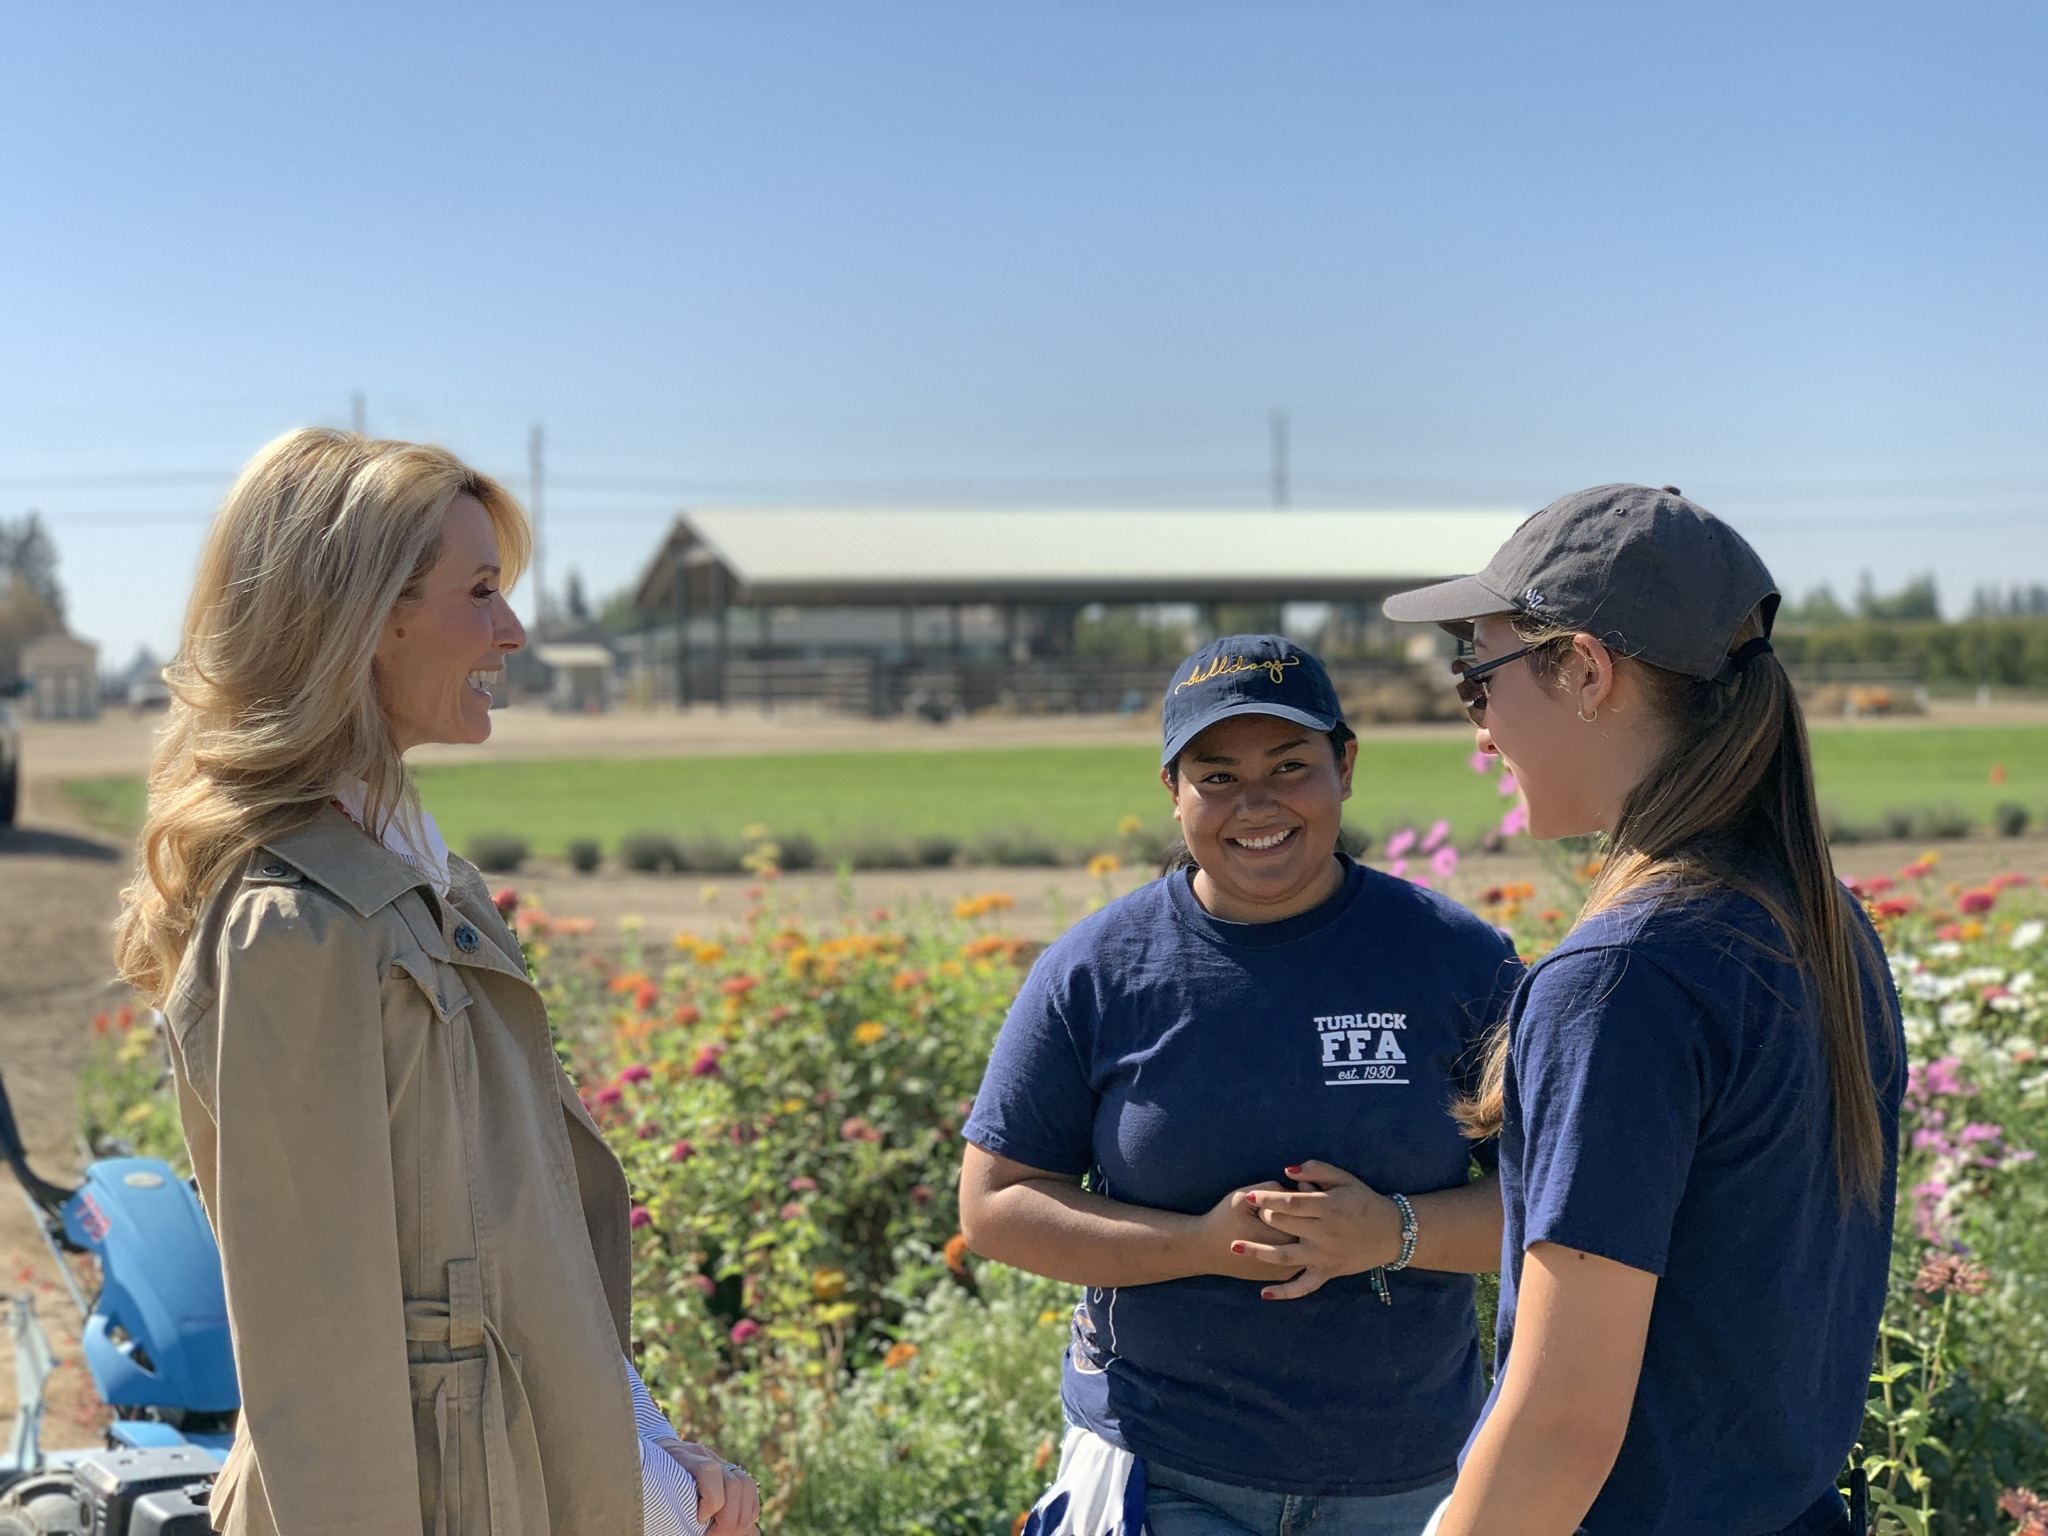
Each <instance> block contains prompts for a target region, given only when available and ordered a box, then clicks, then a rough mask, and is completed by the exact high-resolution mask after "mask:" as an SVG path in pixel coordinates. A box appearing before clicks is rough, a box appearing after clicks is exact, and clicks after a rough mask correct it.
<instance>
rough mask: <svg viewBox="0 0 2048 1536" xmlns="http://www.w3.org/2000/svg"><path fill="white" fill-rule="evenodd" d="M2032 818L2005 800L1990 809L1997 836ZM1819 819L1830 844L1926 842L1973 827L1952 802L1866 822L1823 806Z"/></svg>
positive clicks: (2017, 830) (2021, 828) (2014, 833)
mask: <svg viewBox="0 0 2048 1536" xmlns="http://www.w3.org/2000/svg"><path fill="white" fill-rule="evenodd" d="M2033 819H2034V818H2033V813H2032V812H2030V811H2029V810H2028V809H2027V808H2026V807H2025V806H2024V805H2021V804H2019V803H2018V802H2017V801H2012V800H2006V801H2003V802H2001V803H2000V804H1999V805H1998V806H1997V808H1996V809H1994V810H1993V811H1992V813H1991V830H1992V831H1993V832H1996V833H1997V834H1998V835H1999V836H2000V837H2018V836H2020V835H2021V834H2022V833H2024V832H2025V831H2026V830H2027V828H2028V827H2029V826H2031V825H2032V824H2033ZM1821 821H1822V824H1823V825H1824V826H1825V827H1826V829H1827V835H1828V841H1829V842H1831V843H1870V842H1877V841H1879V840H1881V839H1888V840H1890V841H1893V842H1908V841H1911V842H1927V841H1930V840H1935V839H1942V838H1956V837H1968V836H1969V835H1970V834H1971V833H1972V832H1973V831H1975V830H1976V826H1975V824H1974V823H1973V822H1972V821H1971V820H1970V814H1969V812H1967V811H1965V810H1963V809H1962V808H1961V807H1959V806H1955V805H1918V806H1906V807H1902V808H1896V809H1893V810H1888V811H1884V812H1882V813H1880V814H1879V815H1878V816H1876V817H1875V818H1873V819H1871V820H1868V821H1863V820H1859V819H1857V818H1855V817H1850V816H1844V815H1843V814H1841V812H1839V811H1837V810H1834V809H1832V808H1830V807H1827V806H1823V807H1822V808H1821Z"/></svg>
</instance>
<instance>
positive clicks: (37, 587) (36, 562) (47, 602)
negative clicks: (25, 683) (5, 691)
mask: <svg viewBox="0 0 2048 1536" xmlns="http://www.w3.org/2000/svg"><path fill="white" fill-rule="evenodd" d="M63 627H64V589H63V587H61V586H60V585H58V582H57V543H56V541H55V540H54V539H52V538H51V537H50V532H49V530H48V529H47V528H45V527H44V526H43V521H42V519H41V518H39V517H37V516H36V514H35V513H33V512H31V513H29V514H28V515H27V516H26V517H21V518H14V519H8V518H4V517H0V685H5V684H7V683H11V682H13V681H14V680H15V679H16V678H18V677H20V676H21V648H22V647H23V646H24V645H26V644H28V642H29V641H31V640H33V639H35V638H36V637H37V636H38V635H46V634H49V633H50V632H51V631H53V630H61V629H62V628H63Z"/></svg>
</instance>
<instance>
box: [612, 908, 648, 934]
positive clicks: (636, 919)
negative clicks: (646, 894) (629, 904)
mask: <svg viewBox="0 0 2048 1536" xmlns="http://www.w3.org/2000/svg"><path fill="white" fill-rule="evenodd" d="M646 925H647V919H646V918H644V917H642V916H641V915H640V914H639V913H638V912H628V913H627V914H626V915H625V916H624V917H622V918H620V919H619V932H621V933H638V932H639V931H640V930H641V929H642V928H644V927H645V926H646Z"/></svg>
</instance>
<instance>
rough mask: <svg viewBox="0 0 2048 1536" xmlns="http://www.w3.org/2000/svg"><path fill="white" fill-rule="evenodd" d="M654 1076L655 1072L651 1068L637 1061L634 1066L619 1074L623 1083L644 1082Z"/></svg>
mask: <svg viewBox="0 0 2048 1536" xmlns="http://www.w3.org/2000/svg"><path fill="white" fill-rule="evenodd" d="M652 1076H654V1072H653V1070H652V1069H651V1068H649V1067H644V1066H642V1065H641V1064H640V1063H639V1062H637V1061H636V1062H634V1063H633V1065H632V1066H630V1067H628V1068H626V1070H625V1071H623V1072H621V1073H620V1074H619V1081H620V1082H622V1083H644V1082H646V1081H647V1079H649V1078H650V1077H652Z"/></svg>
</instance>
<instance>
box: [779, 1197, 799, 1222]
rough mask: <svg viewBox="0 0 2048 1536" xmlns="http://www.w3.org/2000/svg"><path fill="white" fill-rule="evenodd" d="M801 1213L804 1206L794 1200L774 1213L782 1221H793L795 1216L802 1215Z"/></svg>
mask: <svg viewBox="0 0 2048 1536" xmlns="http://www.w3.org/2000/svg"><path fill="white" fill-rule="evenodd" d="M803 1213H804V1208H803V1207H802V1206H801V1205H798V1204H797V1203H796V1201H794V1200H792V1201H790V1202H789V1203H788V1204H787V1205H785V1206H784V1207H783V1208H782V1209H781V1210H779V1211H777V1212H776V1213H775V1214H776V1215H778V1216H780V1217H781V1218H782V1219H783V1220H784V1221H795V1220H796V1219H797V1217H799V1216H801V1215H803Z"/></svg>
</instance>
